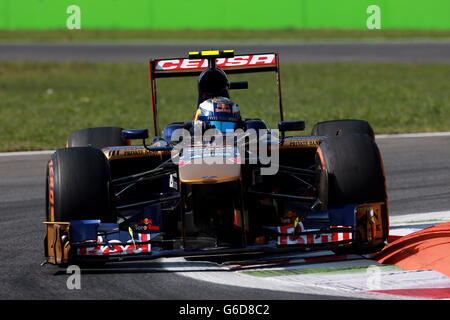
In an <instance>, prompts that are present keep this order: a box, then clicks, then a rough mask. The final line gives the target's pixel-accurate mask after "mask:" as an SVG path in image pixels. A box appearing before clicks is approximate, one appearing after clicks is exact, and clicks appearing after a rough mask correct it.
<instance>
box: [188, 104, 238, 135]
mask: <svg viewBox="0 0 450 320" xmlns="http://www.w3.org/2000/svg"><path fill="white" fill-rule="evenodd" d="M240 121H241V114H240V112H239V108H238V105H237V104H236V103H234V102H233V101H231V100H230V99H229V98H227V97H215V98H210V99H207V100H205V101H203V102H202V103H201V104H200V105H199V107H198V109H197V112H196V113H195V116H194V125H198V124H202V123H206V124H208V126H209V127H212V126H214V127H215V128H216V129H217V130H218V131H220V132H222V133H226V132H227V131H230V130H232V131H234V130H235V129H236V128H238V126H239V123H240Z"/></svg>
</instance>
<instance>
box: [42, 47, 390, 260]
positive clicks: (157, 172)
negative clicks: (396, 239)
mask: <svg viewBox="0 0 450 320" xmlns="http://www.w3.org/2000/svg"><path fill="white" fill-rule="evenodd" d="M279 71H280V68H279V55H278V53H276V52H275V53H257V54H239V55H235V54H234V51H233V50H212V51H199V52H191V53H189V57H188V58H174V59H153V60H151V61H150V88H151V100H152V106H153V127H154V138H153V139H152V141H151V143H147V142H146V141H147V139H148V137H149V133H148V130H147V129H138V130H124V129H122V128H118V127H97V128H88V129H83V130H79V131H76V132H74V133H72V135H71V136H70V138H69V139H68V141H67V144H66V147H65V148H62V149H58V150H56V151H55V152H54V153H53V154H52V156H51V159H50V160H49V162H48V166H47V187H46V221H45V222H44V224H45V225H46V236H45V245H44V248H45V256H46V261H47V262H49V263H52V264H59V265H64V264H68V263H73V262H89V261H97V262H98V261H102V262H103V261H120V260H129V259H153V258H159V257H174V256H184V257H188V256H202V255H225V254H241V253H249V252H251V253H254V252H260V253H271V252H275V253H278V252H287V251H296V250H297V251H308V250H325V249H326V250H333V251H334V252H359V253H369V252H376V251H378V250H380V249H381V248H382V247H383V246H384V245H385V244H386V241H387V237H388V228H389V226H388V200H387V191H386V184H385V176H384V169H383V164H382V159H381V156H380V152H379V150H378V147H377V145H376V143H375V135H374V132H373V130H372V128H371V127H370V125H369V123H367V122H366V121H363V120H336V121H325V122H320V123H317V124H316V125H315V126H314V128H313V130H312V133H311V136H287V132H289V131H302V130H304V128H305V122H304V121H284V118H283V105H282V98H281V86H280V72H279ZM252 72H274V73H275V74H276V79H277V85H278V88H277V90H278V101H279V106H278V108H279V111H280V122H279V123H278V128H277V129H271V130H270V129H268V128H267V126H266V124H265V122H264V121H262V120H261V119H255V118H244V117H241V110H239V107H238V106H237V104H236V103H235V102H233V101H232V100H231V99H230V91H232V90H234V89H247V88H248V83H247V82H245V81H241V82H229V81H228V78H227V75H229V74H238V73H240V74H243V73H252ZM192 76H198V77H199V78H198V91H199V92H198V101H197V110H196V112H195V115H194V118H193V120H191V121H183V122H174V123H170V124H168V125H167V126H165V127H164V129H163V130H162V131H160V130H159V127H158V117H157V115H158V108H157V99H156V80H157V79H158V78H170V77H192ZM194 104H195V101H194V103H193V105H194ZM242 111H243V113H245V108H244V109H243V110H242ZM135 139H138V140H142V145H131V143H130V141H131V140H135Z"/></svg>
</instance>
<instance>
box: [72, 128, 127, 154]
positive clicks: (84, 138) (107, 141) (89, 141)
mask: <svg viewBox="0 0 450 320" xmlns="http://www.w3.org/2000/svg"><path fill="white" fill-rule="evenodd" d="M126 145H129V142H128V141H127V140H125V139H124V138H123V137H122V128H119V127H97V128H87V129H82V130H78V131H75V132H74V133H72V135H71V136H70V138H69V140H68V141H67V147H69V148H71V147H88V146H92V147H94V148H97V149H101V148H106V147H115V146H126Z"/></svg>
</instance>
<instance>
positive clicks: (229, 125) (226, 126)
mask: <svg viewBox="0 0 450 320" xmlns="http://www.w3.org/2000/svg"><path fill="white" fill-rule="evenodd" d="M210 124H211V125H213V126H215V127H216V129H217V130H219V131H220V132H222V133H226V132H227V131H234V130H235V129H236V127H237V122H236V121H210Z"/></svg>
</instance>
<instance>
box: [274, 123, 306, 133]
mask: <svg viewBox="0 0 450 320" xmlns="http://www.w3.org/2000/svg"><path fill="white" fill-rule="evenodd" d="M278 130H280V131H281V132H285V131H303V130H305V121H280V122H278Z"/></svg>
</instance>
